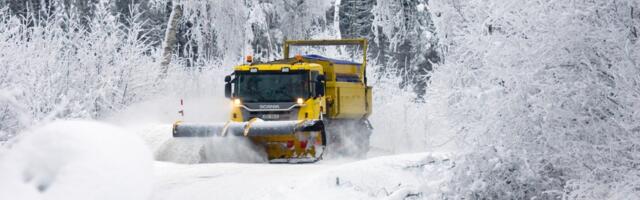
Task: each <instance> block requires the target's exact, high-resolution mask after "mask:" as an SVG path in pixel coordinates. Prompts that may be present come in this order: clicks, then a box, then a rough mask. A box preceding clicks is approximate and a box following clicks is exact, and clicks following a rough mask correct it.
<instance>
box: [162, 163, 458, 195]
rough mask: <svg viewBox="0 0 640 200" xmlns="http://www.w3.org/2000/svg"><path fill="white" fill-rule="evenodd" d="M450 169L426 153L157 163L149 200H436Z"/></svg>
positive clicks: (448, 165) (446, 164)
mask: <svg viewBox="0 0 640 200" xmlns="http://www.w3.org/2000/svg"><path fill="white" fill-rule="evenodd" d="M448 167H450V163H449V161H448V160H447V159H446V157H445V156H444V155H441V154H440V155H438V154H430V153H420V154H405V155H396V156H382V157H376V158H371V159H366V160H361V161H348V160H325V161H320V162H318V163H314V164H256V163H210V164H175V163H168V162H156V163H155V176H156V180H155V181H156V182H155V188H154V190H153V198H152V199H156V200H179V199H192V200H199V199H202V200H204V199H405V197H415V198H419V199H435V198H437V195H438V193H439V192H436V190H439V189H440V188H437V187H438V186H439V185H440V183H442V182H443V181H446V177H447V175H446V169H447V168H448ZM434 187H435V188H434ZM428 191H433V192H432V193H429V192H428ZM409 199H411V198H409Z"/></svg>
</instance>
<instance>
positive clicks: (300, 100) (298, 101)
mask: <svg viewBox="0 0 640 200" xmlns="http://www.w3.org/2000/svg"><path fill="white" fill-rule="evenodd" d="M296 103H298V104H302V103H304V99H302V98H298V99H297V100H296Z"/></svg>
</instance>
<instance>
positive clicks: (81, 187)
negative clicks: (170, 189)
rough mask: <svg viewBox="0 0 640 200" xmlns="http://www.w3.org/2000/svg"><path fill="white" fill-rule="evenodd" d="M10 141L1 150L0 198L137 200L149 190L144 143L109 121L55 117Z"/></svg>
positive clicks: (149, 163)
mask: <svg viewBox="0 0 640 200" xmlns="http://www.w3.org/2000/svg"><path fill="white" fill-rule="evenodd" d="M9 145H10V147H9V149H8V150H6V151H3V152H0V153H2V154H0V199H11V200H19V199H43V200H50V199H64V200H76V199H77V200H85V199H92V200H102V199H104V200H113V199H119V200H127V199H130V200H139V199H145V198H146V197H148V196H149V194H150V192H151V189H152V184H153V172H152V170H153V165H152V159H151V153H150V151H149V149H148V148H147V146H146V144H145V143H144V142H143V141H142V140H141V139H140V138H139V137H136V136H135V135H134V134H132V133H130V132H128V131H125V130H122V129H120V128H117V127H114V126H111V125H107V124H102V123H98V122H88V121H58V122H53V123H50V124H47V125H44V126H42V127H39V128H36V129H33V130H31V131H27V132H25V133H22V134H21V135H20V137H19V138H16V140H13V143H11V144H9Z"/></svg>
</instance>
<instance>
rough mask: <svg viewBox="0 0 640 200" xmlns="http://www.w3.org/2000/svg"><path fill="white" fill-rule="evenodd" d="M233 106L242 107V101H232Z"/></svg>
mask: <svg viewBox="0 0 640 200" xmlns="http://www.w3.org/2000/svg"><path fill="white" fill-rule="evenodd" d="M233 105H234V106H240V105H242V101H240V99H234V100H233Z"/></svg>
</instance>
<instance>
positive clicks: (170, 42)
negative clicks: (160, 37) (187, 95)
mask: <svg viewBox="0 0 640 200" xmlns="http://www.w3.org/2000/svg"><path fill="white" fill-rule="evenodd" d="M181 16H182V6H180V5H179V4H177V3H176V4H175V5H174V6H173V9H172V10H171V15H170V16H169V20H168V22H167V31H166V32H165V34H164V42H163V43H162V62H161V63H160V65H161V67H162V73H161V76H162V77H165V76H166V75H167V71H168V69H169V64H170V63H171V53H172V51H173V46H174V45H175V44H176V32H177V29H178V20H179V19H180V17H181Z"/></svg>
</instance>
